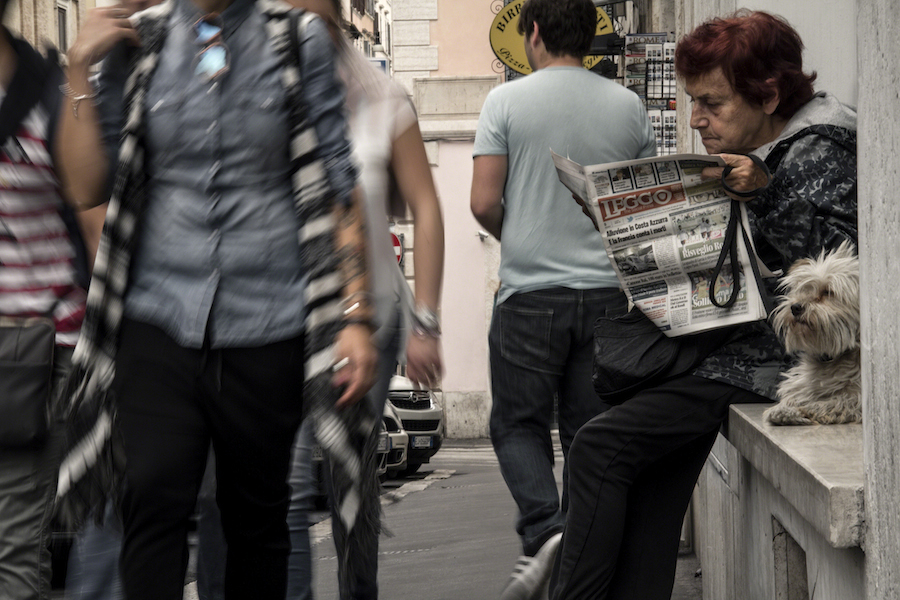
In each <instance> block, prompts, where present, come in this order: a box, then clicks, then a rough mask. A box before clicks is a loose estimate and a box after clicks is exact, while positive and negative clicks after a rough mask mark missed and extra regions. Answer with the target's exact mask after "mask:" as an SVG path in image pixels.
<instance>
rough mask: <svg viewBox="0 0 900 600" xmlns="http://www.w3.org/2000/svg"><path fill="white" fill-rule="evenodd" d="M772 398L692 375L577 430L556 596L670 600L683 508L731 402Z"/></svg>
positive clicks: (553, 587) (570, 599)
mask: <svg viewBox="0 0 900 600" xmlns="http://www.w3.org/2000/svg"><path fill="white" fill-rule="evenodd" d="M765 401H766V400H765V398H763V397H761V396H758V395H756V394H753V393H752V392H748V391H745V390H742V389H740V388H736V387H733V386H731V385H727V384H724V383H719V382H716V381H712V380H708V379H703V378H700V377H694V376H690V375H687V376H682V377H678V378H675V379H671V380H668V381H665V382H663V383H661V384H660V385H658V386H656V387H654V388H652V389H648V390H644V391H641V392H639V393H638V394H636V395H635V396H634V397H632V398H631V399H629V400H627V401H626V402H624V403H623V404H621V405H619V406H614V407H612V408H611V409H609V410H608V411H606V412H604V413H603V414H601V415H599V416H597V417H594V418H593V419H591V420H590V421H588V422H587V423H586V424H585V425H584V426H583V427H582V428H581V429H579V430H578V433H577V434H576V435H575V439H574V441H573V442H572V447H571V448H570V449H569V460H568V465H569V480H568V492H569V510H568V514H567V516H566V527H565V531H564V533H563V539H562V543H561V545H560V549H559V552H558V553H557V557H556V564H555V565H554V570H553V576H552V579H551V587H550V589H551V594H550V596H551V598H554V599H557V600H562V599H565V600H604V599H616V600H635V599H638V598H639V599H640V600H669V598H670V597H671V595H672V587H673V583H674V578H675V567H676V561H677V559H678V545H679V541H680V536H681V525H682V521H683V519H684V513H685V511H686V510H687V506H688V503H689V501H690V498H691V493H692V491H693V489H694V484H695V483H696V481H697V477H698V476H699V474H700V470H701V469H702V468H703V464H704V463H705V461H706V457H707V455H708V454H709V450H710V448H711V447H712V444H713V442H714V441H715V439H716V434H717V433H718V431H719V427H720V426H721V425H722V423H723V422H724V421H725V419H726V418H727V416H728V407H729V405H730V404H732V403H739V402H765Z"/></svg>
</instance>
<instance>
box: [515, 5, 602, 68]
mask: <svg viewBox="0 0 900 600" xmlns="http://www.w3.org/2000/svg"><path fill="white" fill-rule="evenodd" d="M534 23H537V24H538V33H540V35H541V39H543V40H544V47H546V48H547V52H549V53H550V54H554V55H557V56H561V55H569V56H575V57H577V58H582V57H584V55H586V54H587V53H588V52H589V51H590V49H591V41H592V40H593V39H594V33H595V32H596V31H597V9H596V7H594V3H593V2H591V0H526V2H525V4H523V5H522V9H521V10H520V11H519V24H518V31H519V33H521V34H524V35H528V34H530V33H531V32H532V31H534Z"/></svg>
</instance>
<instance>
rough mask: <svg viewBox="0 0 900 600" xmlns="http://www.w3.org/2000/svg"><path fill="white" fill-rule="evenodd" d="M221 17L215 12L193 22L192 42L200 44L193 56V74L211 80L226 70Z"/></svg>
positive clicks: (227, 61)
mask: <svg viewBox="0 0 900 600" xmlns="http://www.w3.org/2000/svg"><path fill="white" fill-rule="evenodd" d="M222 27H223V23H222V17H220V16H219V15H218V14H216V13H211V14H208V15H206V16H204V17H200V19H198V20H197V22H196V23H194V33H195V34H197V39H196V40H194V42H195V43H196V44H197V45H199V46H201V48H200V50H199V51H198V52H197V56H196V57H195V58H194V74H196V75H201V76H203V77H206V79H207V80H208V81H212V80H214V79H216V78H217V77H219V76H221V75H224V74H225V73H227V72H228V65H229V63H230V60H229V55H228V47H227V46H226V45H225V41H224V39H223V37H222Z"/></svg>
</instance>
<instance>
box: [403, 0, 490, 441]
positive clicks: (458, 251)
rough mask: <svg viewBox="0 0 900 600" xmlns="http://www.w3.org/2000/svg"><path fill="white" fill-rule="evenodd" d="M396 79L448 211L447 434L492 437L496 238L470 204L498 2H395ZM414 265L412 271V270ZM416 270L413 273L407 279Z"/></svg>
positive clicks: (443, 384) (443, 390)
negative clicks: (412, 109)
mask: <svg viewBox="0 0 900 600" xmlns="http://www.w3.org/2000/svg"><path fill="white" fill-rule="evenodd" d="M392 4H393V6H392V19H393V22H392V32H393V53H392V60H393V63H392V66H393V74H394V79H395V81H398V82H399V83H400V84H401V85H403V86H404V87H406V89H407V91H408V92H409V93H410V95H411V97H412V98H413V100H414V101H415V104H416V108H417V110H418V113H419V124H420V128H421V130H422V135H423V137H424V139H425V140H426V146H427V148H428V153H429V159H430V161H431V163H432V169H433V174H434V178H435V182H436V184H437V187H438V193H439V195H440V199H441V205H442V209H443V214H444V228H445V238H446V259H445V261H444V287H443V295H442V300H441V319H442V326H443V331H444V334H443V340H442V343H443V351H444V363H445V374H444V378H443V380H442V381H441V396H442V401H443V404H444V409H445V415H446V424H447V435H448V436H449V437H453V438H475V437H485V436H487V435H488V416H489V414H490V392H489V389H490V384H489V372H488V358H487V326H488V323H489V322H490V314H491V308H492V305H493V302H492V300H493V293H494V291H495V290H496V289H497V283H496V277H497V266H498V264H499V244H498V243H497V242H496V240H494V239H493V238H490V237H488V238H485V239H482V237H480V236H479V235H478V233H479V230H480V226H479V225H478V223H477V222H476V221H475V219H474V217H472V213H471V210H470V209H469V194H470V191H471V181H472V145H473V142H474V139H475V126H476V124H477V120H478V114H479V113H480V111H481V105H482V104H483V102H484V98H485V96H486V95H487V93H488V91H490V89H491V88H492V87H494V86H495V85H498V84H499V83H500V80H501V78H500V75H499V73H498V72H495V71H494V63H495V62H496V59H495V58H494V54H493V52H492V51H491V49H490V44H489V40H488V33H489V30H490V25H491V23H492V22H493V19H494V16H495V13H494V12H493V9H492V7H495V6H496V7H501V6H502V2H501V3H499V4H498V3H497V2H493V3H492V2H489V1H487V0H393V3H392ZM413 268H414V267H413ZM412 275H413V274H412V273H411V272H410V271H409V270H407V277H411V276H412Z"/></svg>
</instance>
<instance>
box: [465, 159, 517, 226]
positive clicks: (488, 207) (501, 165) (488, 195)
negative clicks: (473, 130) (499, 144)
mask: <svg viewBox="0 0 900 600" xmlns="http://www.w3.org/2000/svg"><path fill="white" fill-rule="evenodd" d="M508 160H509V159H508V157H507V155H505V154H482V155H480V156H476V157H475V161H474V166H473V171H472V195H471V206H472V214H473V215H474V216H475V220H476V221H478V222H479V223H480V224H481V226H482V227H484V228H485V229H486V230H487V232H488V233H490V234H491V235H493V236H494V237H495V238H497V239H498V240H499V239H500V231H501V229H502V228H503V191H504V189H505V188H506V175H507V167H508V164H509V162H508Z"/></svg>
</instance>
